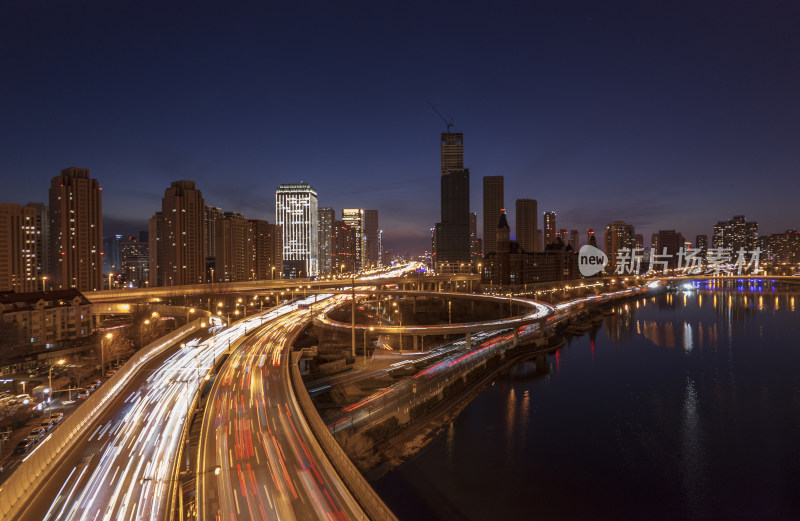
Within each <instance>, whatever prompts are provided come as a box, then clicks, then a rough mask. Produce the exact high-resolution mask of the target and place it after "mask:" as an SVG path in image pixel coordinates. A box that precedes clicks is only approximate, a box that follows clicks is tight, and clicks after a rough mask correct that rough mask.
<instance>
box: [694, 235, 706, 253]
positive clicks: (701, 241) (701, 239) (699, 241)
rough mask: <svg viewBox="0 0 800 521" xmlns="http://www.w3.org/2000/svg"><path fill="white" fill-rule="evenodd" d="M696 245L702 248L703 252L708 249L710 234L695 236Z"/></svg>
mask: <svg viewBox="0 0 800 521" xmlns="http://www.w3.org/2000/svg"><path fill="white" fill-rule="evenodd" d="M694 247H695V248H697V249H699V250H702V253H703V254H705V252H706V251H707V250H708V235H698V236H697V237H695V238H694Z"/></svg>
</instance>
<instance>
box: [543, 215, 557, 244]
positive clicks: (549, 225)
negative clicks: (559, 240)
mask: <svg viewBox="0 0 800 521" xmlns="http://www.w3.org/2000/svg"><path fill="white" fill-rule="evenodd" d="M543 227H544V246H547V245H548V244H552V243H554V242H556V212H544V224H543Z"/></svg>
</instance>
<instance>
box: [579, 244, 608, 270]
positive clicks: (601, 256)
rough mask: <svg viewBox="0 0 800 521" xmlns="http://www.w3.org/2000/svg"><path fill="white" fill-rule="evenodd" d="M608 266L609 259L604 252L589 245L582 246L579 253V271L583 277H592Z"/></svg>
mask: <svg viewBox="0 0 800 521" xmlns="http://www.w3.org/2000/svg"><path fill="white" fill-rule="evenodd" d="M607 265H608V257H606V254H605V252H603V250H600V249H598V248H595V247H594V246H591V245H589V244H586V245H584V246H581V249H580V251H579V252H578V269H580V270H581V275H583V276H584V277H591V276H592V275H596V274H597V273H600V272H601V271H603V270H604V269H605V267H606V266H607Z"/></svg>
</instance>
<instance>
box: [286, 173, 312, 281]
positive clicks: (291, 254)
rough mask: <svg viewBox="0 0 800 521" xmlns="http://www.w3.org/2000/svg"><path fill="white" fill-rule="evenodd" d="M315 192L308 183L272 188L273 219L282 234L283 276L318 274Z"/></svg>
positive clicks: (310, 275) (299, 276) (296, 276)
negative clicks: (273, 201)
mask: <svg viewBox="0 0 800 521" xmlns="http://www.w3.org/2000/svg"><path fill="white" fill-rule="evenodd" d="M318 219H319V217H318V216H317V191H316V190H314V188H313V187H312V186H311V185H310V184H308V183H295V184H281V185H280V186H278V189H277V190H276V191H275V220H276V221H277V224H278V226H280V227H281V231H282V233H283V274H284V277H285V278H302V277H313V276H316V275H317V273H318V267H317V258H318V256H319V242H318V241H319V231H318V228H317V227H318V226H319V220H318Z"/></svg>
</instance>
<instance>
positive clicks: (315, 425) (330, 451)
mask: <svg viewBox="0 0 800 521" xmlns="http://www.w3.org/2000/svg"><path fill="white" fill-rule="evenodd" d="M300 355H301V353H292V357H291V358H290V361H289V364H290V365H291V369H289V371H288V373H289V375H288V376H289V379H290V380H291V382H292V390H293V391H294V392H293V393H292V394H293V395H294V398H295V399H296V400H298V403H299V404H300V408H301V409H302V411H303V415H304V416H305V418H306V421H307V422H308V425H309V427H311V431H312V433H313V434H314V436H315V437H316V438H317V441H318V442H319V444H320V446H321V447H322V450H323V451H325V454H326V455H327V456H328V458H329V459H330V461H331V463H332V464H333V466H334V468H335V469H336V472H337V473H338V474H339V476H341V478H342V480H343V481H344V482H345V484H346V485H347V488H349V489H350V492H352V493H353V495H354V496H355V498H356V500H357V501H358V503H359V504H360V505H361V507H362V508H363V509H364V511H365V512H366V514H367V516H368V518H369V519H371V520H373V521H384V520H385V521H397V517H395V515H394V514H393V513H392V511H391V510H389V507H387V506H386V503H384V502H383V500H382V499H381V498H380V496H378V494H377V493H376V492H375V490H374V489H373V488H372V486H370V484H369V483H368V482H367V480H366V479H364V476H362V475H361V472H359V470H358V469H357V468H356V466H355V465H353V462H352V461H350V458H349V457H348V456H347V454H345V452H344V450H342V448H341V447H340V446H339V444H338V443H337V442H336V440H335V439H334V438H333V435H331V433H330V432H329V431H328V428H327V427H326V426H325V423H324V422H323V421H322V418H321V417H320V416H319V414H318V413H317V409H316V408H315V407H314V404H313V403H312V402H311V397H310V396H309V395H308V391H306V388H305V385H303V379H302V377H301V376H300V369H299V368H298V367H297V358H299V356H300Z"/></svg>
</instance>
